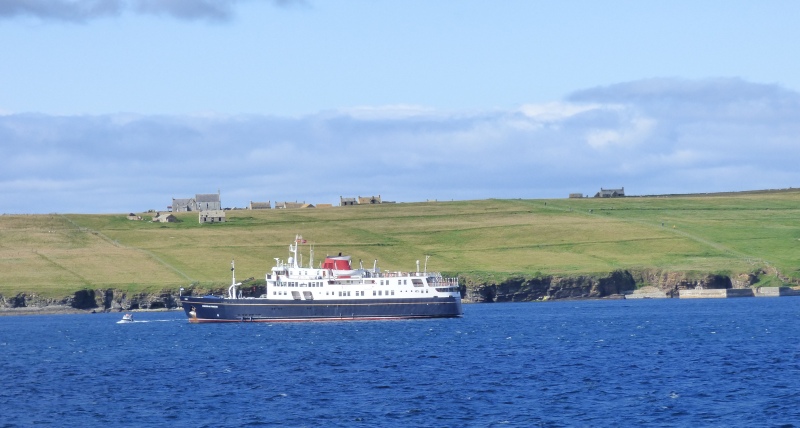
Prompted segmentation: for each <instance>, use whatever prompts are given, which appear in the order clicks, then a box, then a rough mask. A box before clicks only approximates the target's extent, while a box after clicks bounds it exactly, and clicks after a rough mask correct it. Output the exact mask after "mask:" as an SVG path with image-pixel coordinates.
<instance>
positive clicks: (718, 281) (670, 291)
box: [463, 270, 758, 303]
mask: <svg viewBox="0 0 800 428" xmlns="http://www.w3.org/2000/svg"><path fill="white" fill-rule="evenodd" d="M757 280H758V277H757V276H756V275H755V274H742V275H737V276H735V277H728V276H725V275H713V274H707V275H699V276H696V275H695V276H689V275H688V274H686V273H683V272H668V271H660V270H643V271H635V272H631V271H627V270H626V271H614V272H611V273H610V274H608V275H606V276H574V277H558V276H545V277H540V278H525V277H515V278H510V279H508V280H505V281H503V282H500V283H481V284H477V283H469V282H467V284H466V285H465V288H464V292H463V295H464V302H467V303H469V302H472V303H484V302H529V301H536V300H551V299H570V298H572V299H575V298H583V299H597V298H608V297H614V296H618V295H622V294H624V293H625V292H627V291H632V290H635V289H636V288H637V287H642V286H648V287H651V288H654V289H657V290H660V291H663V292H665V293H666V294H667V295H669V296H676V295H677V293H678V291H679V290H687V289H694V288H704V289H725V288H749V287H751V286H752V285H753V284H754V283H755V282H756V281H757Z"/></svg>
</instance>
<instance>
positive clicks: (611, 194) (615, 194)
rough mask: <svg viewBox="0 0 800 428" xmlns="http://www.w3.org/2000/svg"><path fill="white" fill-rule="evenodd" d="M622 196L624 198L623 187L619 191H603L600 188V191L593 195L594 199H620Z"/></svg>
mask: <svg viewBox="0 0 800 428" xmlns="http://www.w3.org/2000/svg"><path fill="white" fill-rule="evenodd" d="M623 196H625V188H624V187H622V188H620V189H603V188H602V187H601V188H600V191H599V192H597V193H596V194H595V195H594V197H595V198H621V197H623Z"/></svg>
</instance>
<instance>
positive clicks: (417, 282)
mask: <svg viewBox="0 0 800 428" xmlns="http://www.w3.org/2000/svg"><path fill="white" fill-rule="evenodd" d="M275 285H276V286H278V287H322V286H323V285H325V283H324V282H322V281H320V282H317V281H312V282H294V281H278V282H276V283H275ZM378 285H389V280H388V279H387V280H383V279H382V280H380V283H379V284H378ZM395 285H408V280H407V279H398V280H397V282H396V283H395ZM414 286H415V287H421V286H422V281H421V280H414Z"/></svg>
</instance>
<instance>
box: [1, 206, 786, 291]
mask: <svg viewBox="0 0 800 428" xmlns="http://www.w3.org/2000/svg"><path fill="white" fill-rule="evenodd" d="M227 215H228V222H227V223H224V224H213V225H200V224H198V222H197V214H196V213H186V214H177V216H178V217H179V218H180V219H181V220H182V222H180V223H172V224H160V223H150V222H148V221H129V220H127V219H126V215H58V214H53V215H29V216H18V215H4V216H0V294H3V295H6V296H9V295H14V294H16V293H18V292H22V291H26V292H36V293H38V294H40V295H52V296H63V295H66V294H69V293H71V292H73V291H75V290H77V289H82V288H118V289H127V290H130V291H138V290H142V291H154V290H159V289H163V288H175V287H179V286H184V285H188V284H190V283H197V284H200V285H225V284H227V283H229V282H230V276H229V275H230V271H229V264H230V260H231V259H232V258H235V259H236V267H237V278H238V279H244V278H247V277H256V278H263V276H264V274H265V273H266V272H267V271H268V270H269V269H270V267H271V266H273V264H274V258H275V257H280V258H282V259H286V258H287V257H288V245H289V243H290V242H291V241H292V240H293V239H294V236H295V234H296V233H300V234H302V235H303V237H305V238H306V239H307V240H308V243H309V244H312V243H313V244H314V248H315V260H316V263H318V262H319V261H320V260H322V258H324V256H325V255H326V254H338V253H339V252H342V253H345V254H350V255H352V256H353V260H354V261H355V263H358V260H359V259H363V261H364V265H365V266H372V263H373V260H374V259H376V258H377V259H378V263H379V266H380V267H381V268H382V269H384V270H386V269H392V270H394V269H404V270H412V269H413V268H414V266H415V262H416V260H420V263H424V260H425V255H426V254H427V255H430V256H431V258H430V260H429V261H428V269H429V270H437V271H443V272H447V273H450V274H462V275H470V276H472V277H477V278H486V277H492V278H494V279H495V280H498V279H502V278H504V277H507V276H509V275H515V274H525V275H537V274H555V275H577V274H593V273H606V272H609V271H612V270H616V269H662V270H667V271H676V272H697V273H723V274H736V273H744V272H752V271H755V270H757V269H765V270H767V271H768V272H773V273H774V271H775V269H777V270H778V271H779V272H780V274H781V275H782V276H784V277H787V278H791V279H793V280H797V279H800V224H798V219H799V218H800V191H785V192H771V193H770V192H766V193H747V194H734V195H717V196H706V197H699V196H693V197H660V198H659V197H649V198H623V199H603V200H600V199H594V198H587V199H552V200H481V201H458V202H431V203H414V204H384V205H375V206H356V207H335V208H326V209H307V210H266V211H228V212H227ZM143 216H144V217H145V218H146V219H149V218H150V217H148V216H145V215H143ZM307 249H308V247H307V246H306V247H305V250H304V254H303V261H304V263H307V262H308V251H307Z"/></svg>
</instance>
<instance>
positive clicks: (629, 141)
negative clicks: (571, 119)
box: [586, 117, 656, 149]
mask: <svg viewBox="0 0 800 428" xmlns="http://www.w3.org/2000/svg"><path fill="white" fill-rule="evenodd" d="M655 126H656V121H655V120H653V119H649V118H644V117H636V118H633V119H632V120H631V121H630V122H629V123H628V124H627V126H625V127H622V128H619V129H592V130H590V131H589V132H588V133H587V134H586V142H587V143H588V144H589V145H590V146H591V147H592V148H594V149H605V148H608V147H617V148H628V147H631V146H634V145H637V144H639V143H642V142H644V141H645V140H646V139H647V138H648V137H649V136H650V134H651V132H652V131H653V129H654V128H655Z"/></svg>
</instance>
